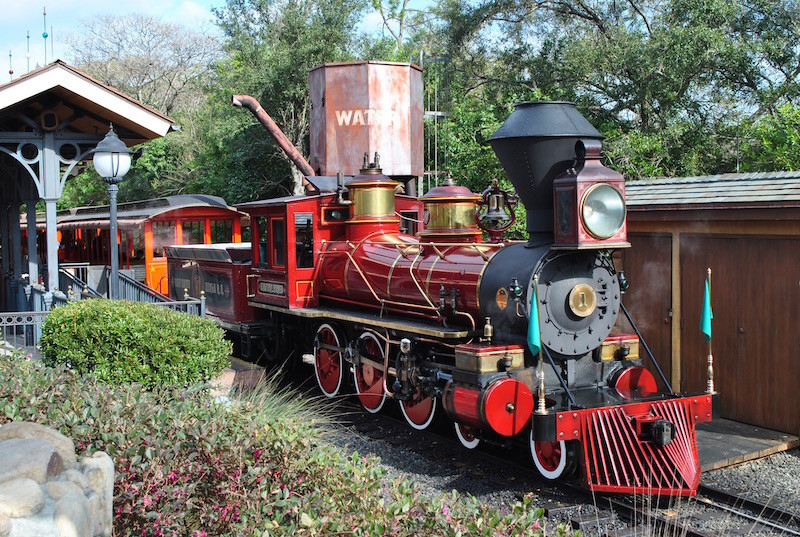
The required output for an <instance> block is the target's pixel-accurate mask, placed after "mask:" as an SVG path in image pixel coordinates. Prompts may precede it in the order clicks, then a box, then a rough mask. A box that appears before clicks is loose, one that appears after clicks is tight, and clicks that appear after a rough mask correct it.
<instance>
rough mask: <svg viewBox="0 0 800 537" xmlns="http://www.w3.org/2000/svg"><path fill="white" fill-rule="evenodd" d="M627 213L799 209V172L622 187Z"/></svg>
mask: <svg viewBox="0 0 800 537" xmlns="http://www.w3.org/2000/svg"><path fill="white" fill-rule="evenodd" d="M625 198H626V202H627V206H628V211H632V212H637V211H648V210H697V209H729V208H737V209H748V208H758V209H763V208H778V207H792V208H794V207H800V172H762V173H726V174H721V175H704V176H696V177H668V178H662V179H646V180H642V181H630V182H627V183H625Z"/></svg>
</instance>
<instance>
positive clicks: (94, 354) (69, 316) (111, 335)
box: [41, 299, 231, 388]
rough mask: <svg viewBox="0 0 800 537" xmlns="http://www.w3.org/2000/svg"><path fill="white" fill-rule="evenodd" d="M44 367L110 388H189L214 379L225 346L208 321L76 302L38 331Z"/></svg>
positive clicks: (149, 308) (137, 306)
mask: <svg viewBox="0 0 800 537" xmlns="http://www.w3.org/2000/svg"><path fill="white" fill-rule="evenodd" d="M41 349H42V352H43V353H44V356H45V358H44V359H45V363H46V364H47V365H51V366H52V365H57V364H64V365H67V366H68V367H69V368H71V369H73V370H75V371H76V372H78V373H92V374H93V375H95V376H96V377H97V378H98V379H99V380H102V381H104V382H109V383H112V384H120V383H124V382H137V383H141V384H142V385H143V386H145V387H146V388H152V387H154V386H156V385H160V384H172V385H177V386H188V385H191V384H194V383H196V382H200V381H203V380H208V379H211V378H213V377H215V376H217V375H218V374H219V373H220V372H221V371H222V369H223V368H224V367H225V365H226V364H227V363H228V361H227V360H228V357H229V356H230V353H231V347H230V343H229V342H228V341H226V340H225V339H224V332H223V331H222V330H221V329H220V328H219V327H217V326H216V325H215V324H214V323H213V321H211V320H209V319H202V318H199V317H194V316H190V315H186V314H183V313H178V312H174V311H172V310H170V309H168V308H163V307H159V306H154V305H152V304H144V303H137V302H128V301H112V300H102V299H94V300H81V301H79V302H74V303H70V304H67V305H64V306H60V307H58V308H54V309H53V310H52V311H51V312H50V314H49V315H48V316H47V317H46V318H45V322H44V325H43V327H42V339H41Z"/></svg>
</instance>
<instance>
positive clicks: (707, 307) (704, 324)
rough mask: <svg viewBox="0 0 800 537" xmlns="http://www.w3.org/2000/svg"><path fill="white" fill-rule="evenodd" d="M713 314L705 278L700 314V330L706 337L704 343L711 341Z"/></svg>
mask: <svg viewBox="0 0 800 537" xmlns="http://www.w3.org/2000/svg"><path fill="white" fill-rule="evenodd" d="M713 318H714V312H712V311H711V292H710V291H709V289H708V278H706V292H705V295H704V296H703V311H702V312H701V313H700V330H702V331H703V334H705V336H706V341H711V319H713Z"/></svg>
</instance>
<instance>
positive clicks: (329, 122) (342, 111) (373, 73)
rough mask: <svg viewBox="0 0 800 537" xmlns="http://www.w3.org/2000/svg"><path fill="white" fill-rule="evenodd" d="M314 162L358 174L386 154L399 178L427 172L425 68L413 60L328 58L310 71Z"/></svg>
mask: <svg viewBox="0 0 800 537" xmlns="http://www.w3.org/2000/svg"><path fill="white" fill-rule="evenodd" d="M310 92H311V126H310V128H311V133H310V134H311V148H310V155H309V159H308V160H309V162H310V164H311V166H312V167H313V168H314V169H315V170H316V171H317V173H318V174H319V175H336V173H337V172H342V173H343V174H344V175H357V174H358V173H359V171H360V170H361V166H362V162H363V161H362V159H363V155H364V153H369V154H370V155H372V154H375V153H376V152H377V153H379V154H380V155H381V166H382V168H383V173H384V174H386V175H388V176H390V177H392V178H395V179H397V180H404V179H407V178H411V177H418V176H421V175H422V174H423V171H424V162H423V131H422V129H423V103H422V68H420V67H419V66H417V65H414V64H410V63H394V62H381V61H360V62H347V63H327V64H324V65H321V66H319V67H315V68H314V69H312V70H311V73H310Z"/></svg>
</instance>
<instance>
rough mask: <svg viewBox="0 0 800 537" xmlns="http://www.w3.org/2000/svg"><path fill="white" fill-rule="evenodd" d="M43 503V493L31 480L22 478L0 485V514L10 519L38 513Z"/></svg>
mask: <svg viewBox="0 0 800 537" xmlns="http://www.w3.org/2000/svg"><path fill="white" fill-rule="evenodd" d="M44 501H45V497H44V492H42V489H41V488H39V485H38V484H37V483H36V481H34V480H33V479H28V478H26V477H23V478H19V479H12V480H11V481H6V482H5V483H2V484H0V513H2V514H5V515H6V516H9V517H11V518H20V517H24V516H30V515H33V514H36V513H38V512H39V511H41V510H42V507H44Z"/></svg>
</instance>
